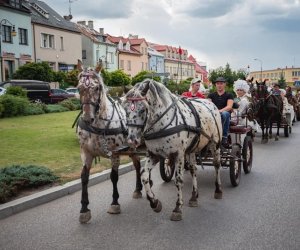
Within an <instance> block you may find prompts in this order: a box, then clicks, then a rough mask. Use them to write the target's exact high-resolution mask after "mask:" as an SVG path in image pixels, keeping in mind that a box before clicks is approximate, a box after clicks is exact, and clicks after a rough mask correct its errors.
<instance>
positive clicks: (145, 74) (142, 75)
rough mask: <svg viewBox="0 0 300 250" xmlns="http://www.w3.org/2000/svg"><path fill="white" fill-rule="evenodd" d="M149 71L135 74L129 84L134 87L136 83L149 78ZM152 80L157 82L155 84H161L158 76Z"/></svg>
mask: <svg viewBox="0 0 300 250" xmlns="http://www.w3.org/2000/svg"><path fill="white" fill-rule="evenodd" d="M151 73H152V72H151V71H147V70H144V71H141V72H139V73H138V74H136V75H135V76H134V77H133V78H132V80H131V84H132V85H135V84H136V83H138V82H142V81H144V80H145V79H147V78H151V77H150V76H149V75H151ZM153 80H155V81H157V82H161V79H160V77H159V76H155V77H153Z"/></svg>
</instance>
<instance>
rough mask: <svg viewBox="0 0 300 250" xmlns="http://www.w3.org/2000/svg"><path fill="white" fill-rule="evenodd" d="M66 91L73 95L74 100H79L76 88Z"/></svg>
mask: <svg viewBox="0 0 300 250" xmlns="http://www.w3.org/2000/svg"><path fill="white" fill-rule="evenodd" d="M66 91H67V92H68V93H69V94H74V95H75V97H76V98H78V99H79V97H80V96H79V90H78V89H77V88H67V89H66Z"/></svg>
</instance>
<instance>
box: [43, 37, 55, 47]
mask: <svg viewBox="0 0 300 250" xmlns="http://www.w3.org/2000/svg"><path fill="white" fill-rule="evenodd" d="M41 47H42V48H47V49H50V48H51V49H54V48H55V46H54V35H50V34H45V33H42V34H41Z"/></svg>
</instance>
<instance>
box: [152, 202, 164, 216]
mask: <svg viewBox="0 0 300 250" xmlns="http://www.w3.org/2000/svg"><path fill="white" fill-rule="evenodd" d="M161 209H162V204H161V202H160V201H159V200H157V205H156V207H155V208H153V211H154V212H156V213H159V212H160V211H161Z"/></svg>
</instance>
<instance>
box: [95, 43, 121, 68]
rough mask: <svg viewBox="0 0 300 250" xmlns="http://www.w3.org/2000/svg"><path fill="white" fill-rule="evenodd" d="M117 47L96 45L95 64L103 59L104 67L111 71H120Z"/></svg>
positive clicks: (105, 44) (106, 44)
mask: <svg viewBox="0 0 300 250" xmlns="http://www.w3.org/2000/svg"><path fill="white" fill-rule="evenodd" d="M116 51H117V46H116V45H115V44H109V43H99V44H97V45H96V50H95V62H94V63H95V64H97V62H98V60H99V59H101V60H102V62H103V67H104V68H105V69H106V70H107V71H109V72H112V71H115V70H117V69H118V59H117V53H116Z"/></svg>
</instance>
